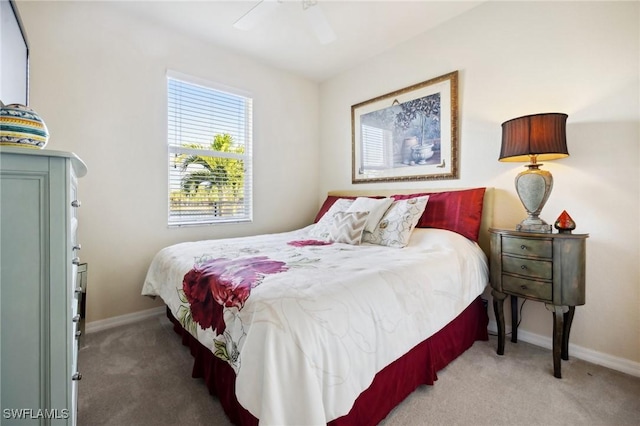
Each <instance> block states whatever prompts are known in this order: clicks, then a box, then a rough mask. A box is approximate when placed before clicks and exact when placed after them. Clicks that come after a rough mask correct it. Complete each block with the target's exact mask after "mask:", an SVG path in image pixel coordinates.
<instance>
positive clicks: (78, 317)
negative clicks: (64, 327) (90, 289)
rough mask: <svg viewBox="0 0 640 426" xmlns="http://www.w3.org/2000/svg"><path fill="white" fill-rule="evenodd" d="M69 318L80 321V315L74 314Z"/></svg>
mask: <svg viewBox="0 0 640 426" xmlns="http://www.w3.org/2000/svg"><path fill="white" fill-rule="evenodd" d="M71 320H72V321H73V322H80V315H76V316H74V317H73V318H71Z"/></svg>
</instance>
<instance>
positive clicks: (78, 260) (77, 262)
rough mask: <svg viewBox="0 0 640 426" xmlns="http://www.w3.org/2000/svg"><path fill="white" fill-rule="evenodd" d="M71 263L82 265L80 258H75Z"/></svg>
mask: <svg viewBox="0 0 640 426" xmlns="http://www.w3.org/2000/svg"><path fill="white" fill-rule="evenodd" d="M71 263H73V264H74V265H76V266H79V265H80V258H79V257H74V258H73V259H71Z"/></svg>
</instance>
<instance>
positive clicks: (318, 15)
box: [304, 3, 336, 44]
mask: <svg viewBox="0 0 640 426" xmlns="http://www.w3.org/2000/svg"><path fill="white" fill-rule="evenodd" d="M304 16H305V19H306V20H307V23H308V24H309V26H310V27H311V30H313V33H314V34H315V36H316V38H317V39H318V41H319V42H320V43H321V44H329V43H331V42H332V41H335V40H336V33H335V32H334V31H333V28H331V24H329V21H328V20H327V17H326V16H325V15H324V12H323V11H322V9H321V8H320V5H318V4H317V3H314V4H313V5H311V6H309V7H307V8H306V9H305V10H304Z"/></svg>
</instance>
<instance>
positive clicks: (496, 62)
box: [19, 1, 640, 372]
mask: <svg viewBox="0 0 640 426" xmlns="http://www.w3.org/2000/svg"><path fill="white" fill-rule="evenodd" d="M638 6H639V4H638V3H637V2H619V3H618V2H605V3H596V2H567V3H559V2H555V3H551V2H550V3H544V2H487V3H485V4H482V5H480V6H479V7H477V8H475V9H473V10H471V11H469V12H467V13H466V14H464V15H462V16H460V17H458V18H456V19H454V20H452V21H449V22H447V23H445V24H443V25H442V26H440V27H438V28H436V29H434V30H431V31H429V32H427V33H425V34H423V35H421V36H419V37H417V38H415V39H413V40H410V41H408V42H406V43H404V44H403V45H401V46H399V47H397V48H394V49H392V50H390V51H388V52H386V53H384V54H382V55H380V56H378V57H377V58H375V59H373V60H370V61H367V62H366V63H364V64H362V65H361V66H359V67H356V68H354V69H352V70H350V71H348V72H345V73H343V74H341V75H339V76H337V77H335V78H332V79H330V80H328V81H326V82H325V83H323V84H321V85H320V86H319V87H318V85H316V84H315V83H311V82H309V81H306V80H304V79H302V78H299V77H296V76H293V75H290V74H286V73H283V72H281V71H278V70H274V69H271V68H268V67H265V66H262V65H261V64H259V63H256V62H254V61H252V60H249V59H247V58H244V57H242V56H238V55H235V54H233V53H230V52H227V51H224V50H222V49H219V48H217V47H215V46H211V45H207V44H203V43H201V42H198V41H195V40H192V39H188V38H184V37H182V36H180V35H178V34H176V33H173V32H170V31H168V30H165V29H163V28H157V27H154V26H152V25H150V24H145V23H143V22H138V21H136V20H135V19H133V18H131V17H127V16H120V15H119V14H117V13H116V12H114V11H113V9H112V7H111V6H110V5H109V4H105V3H97V2H82V3H79V2H42V3H40V2H31V1H30V2H21V3H20V5H19V7H20V12H21V14H22V18H23V21H24V23H25V26H26V30H27V32H28V36H29V40H30V42H31V52H32V70H31V71H32V73H31V83H32V92H31V93H32V95H31V101H32V106H33V107H34V108H35V109H36V110H37V111H38V112H39V113H40V114H41V115H42V116H43V117H44V118H45V120H46V122H47V125H48V126H49V130H50V131H51V134H52V139H51V142H50V145H49V148H51V149H60V150H70V151H74V152H76V153H77V154H78V155H79V156H81V157H82V158H83V159H84V160H85V161H86V162H87V164H88V166H89V174H88V175H87V177H86V178H83V179H82V181H81V195H82V197H81V198H82V201H83V207H82V216H81V219H82V220H81V228H80V234H81V240H82V243H83V250H82V259H83V260H85V261H88V262H89V277H90V278H89V279H90V290H89V297H88V320H89V321H95V320H101V319H105V318H111V317H115V316H118V315H123V314H128V313H132V312H136V311H141V310H144V309H147V308H150V307H154V306H159V303H158V302H150V301H148V300H146V299H144V298H142V297H140V296H139V294H140V289H141V285H142V280H143V278H144V274H145V271H146V268H147V265H148V264H149V262H150V260H151V258H152V256H153V255H154V254H155V252H156V251H157V250H158V249H159V248H161V247H163V246H166V245H168V244H171V243H173V242H178V241H185V240H195V239H202V238H218V237H225V236H233V235H246V234H255V233H261V232H270V231H280V230H285V229H292V228H296V227H299V226H300V225H304V224H306V223H307V222H308V221H310V220H311V218H312V217H313V214H314V213H315V210H316V208H317V205H318V203H319V200H320V199H321V198H322V197H323V194H324V193H325V192H326V191H327V190H330V189H346V188H350V187H356V188H361V187H367V188H368V189H370V188H376V187H379V188H394V187H415V188H416V189H421V188H431V187H462V186H481V185H482V186H492V187H495V188H496V191H495V192H496V193H495V207H494V210H495V216H494V221H493V224H494V226H496V227H505V228H512V227H514V226H515V223H517V222H519V221H520V220H521V219H522V218H523V214H524V212H523V209H522V206H521V204H520V202H519V200H518V199H517V196H516V194H515V190H514V189H513V178H514V177H515V175H516V174H517V173H518V171H520V170H521V167H522V166H521V165H518V164H514V163H511V164H510V163H499V162H498V161H497V157H498V153H499V149H500V124H501V123H502V122H503V121H505V120H507V119H510V118H514V117H517V116H519V115H524V114H529V113H537V112H549V111H558V112H565V113H567V114H569V120H568V126H567V133H568V144H569V151H570V153H571V156H570V157H569V158H567V159H563V160H559V161H555V162H549V163H548V164H545V166H544V167H545V168H546V169H547V170H550V171H551V172H552V173H553V175H554V177H555V187H554V191H553V193H552V195H551V198H550V200H549V202H548V203H547V206H546V207H545V209H544V211H543V214H542V216H543V218H545V219H546V220H547V221H553V220H554V219H555V218H556V217H557V216H558V214H559V213H560V212H561V211H562V210H564V209H566V210H567V211H568V212H569V213H570V214H571V215H572V217H573V218H574V219H575V220H576V222H577V224H578V229H577V232H585V233H589V234H590V235H591V237H590V238H589V240H588V254H587V257H588V259H587V262H588V264H587V275H588V278H587V304H586V305H585V306H583V307H579V308H578V309H577V310H576V317H575V321H574V326H573V329H572V335H571V342H572V344H573V345H576V347H577V348H578V349H579V350H580V351H579V352H580V353H581V354H582V355H585V354H587V355H589V354H591V353H593V354H596V356H597V357H600V358H602V357H605V358H606V357H611V359H612V360H613V361H612V364H615V365H620V364H621V363H622V364H624V363H625V362H627V363H628V364H629V365H630V368H629V369H630V370H634V369H635V371H636V372H637V370H638V365H639V364H638V363H639V362H640V309H639V307H640V285H639V284H640V262H639V261H638V260H639V259H640V220H639V219H638V218H639V217H640V175H639V169H640V150H639V143H638V142H639V137H640V135H639V131H640V129H639V110H640V102H639V92H640V87H639V74H640V70H639V63H640V58H639V40H638V39H639V37H638V36H639V23H638V22H639V16H640V12H639V8H638ZM166 68H171V69H174V70H176V71H180V72H183V73H187V74H193V75H195V76H197V77H201V78H205V79H209V80H212V81H215V82H218V83H222V84H226V85H229V86H234V87H238V88H241V89H244V90H248V91H251V92H253V94H254V99H255V103H254V111H255V114H254V116H255V130H254V132H255V145H254V151H255V159H256V162H255V185H254V190H255V194H256V198H255V215H254V216H255V221H254V223H253V224H251V225H226V226H211V227H197V228H184V229H167V226H166V221H165V217H166V188H165V182H166V179H167V176H166V170H165V155H166V148H165V146H164V144H165V128H166V117H165V111H166V99H165V70H166ZM452 70H459V71H460V102H459V103H460V179H458V180H450V181H442V182H422V183H420V182H412V183H396V184H381V185H355V186H354V185H351V123H350V107H351V105H353V104H355V103H358V102H361V101H365V100H367V99H371V98H373V97H376V96H378V95H381V94H384V93H387V92H389V91H393V90H396V89H400V88H403V87H406V86H408V85H411V84H413V83H417V82H420V81H424V80H427V79H429V78H432V77H435V76H438V75H441V74H444V73H447V72H450V71H452ZM290 105H296V106H298V105H305V108H298V107H295V108H292V107H290ZM283 126H284V129H285V131H282V129H283ZM318 158H319V159H320V161H319V162H318ZM292 176H295V179H291V177H292ZM293 202H295V206H293ZM284 206H286V207H284ZM292 206H293V207H292ZM520 330H521V331H522V333H521V336H527V335H528V336H529V337H530V339H531V340H535V336H541V338H542V341H543V343H544V342H545V341H546V340H545V339H547V340H548V337H549V336H550V334H551V314H550V313H549V312H547V311H546V310H545V309H544V306H543V305H542V304H539V303H533V302H528V303H527V304H526V305H525V307H524V319H523V321H522V324H521V329H520ZM532 336H533V337H532ZM587 358H588V357H587Z"/></svg>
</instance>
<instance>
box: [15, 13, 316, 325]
mask: <svg viewBox="0 0 640 426" xmlns="http://www.w3.org/2000/svg"><path fill="white" fill-rule="evenodd" d="M115 6H117V5H115ZM19 8H20V13H21V15H22V19H23V21H24V25H25V27H26V31H27V34H28V38H29V41H30V45H31V105H32V106H33V107H34V108H35V109H36V111H38V112H39V113H40V114H41V115H42V117H44V119H45V121H46V123H47V126H48V128H49V131H50V133H51V140H50V142H49V145H48V146H47V148H50V149H57V150H66V151H73V152H75V153H76V154H78V156H80V157H81V158H82V159H83V160H84V161H85V162H86V163H87V166H88V169H89V172H88V174H87V176H86V177H85V178H83V179H82V180H81V181H80V198H81V200H82V208H81V212H80V241H81V243H82V251H81V259H82V260H83V261H87V262H88V264H89V290H88V297H87V320H88V321H89V322H91V321H95V320H101V319H105V318H110V317H115V316H119V315H123V314H128V313H132V312H136V311H141V310H144V309H149V308H152V307H155V306H160V302H159V301H156V302H153V301H151V300H149V299H147V298H143V297H142V296H140V291H141V289H142V283H143V280H144V276H145V273H146V269H147V267H148V265H149V262H150V261H151V258H152V257H153V255H154V254H155V253H156V252H157V251H158V250H159V249H160V248H162V247H164V246H166V245H169V244H171V243H175V242H181V241H187V240H196V239H206V238H219V237H225V236H235V235H245V234H255V233H263V232H275V231H282V230H287V229H293V228H296V227H301V226H302V225H306V224H307V222H308V221H309V218H310V217H313V214H314V213H315V210H316V208H317V206H316V202H317V199H318V192H317V191H318V189H317V188H318V167H317V161H316V159H317V157H318V136H317V135H318V105H319V101H318V86H317V84H315V83H311V82H309V81H307V80H305V79H302V78H300V77H297V76H294V75H291V74H287V73H284V72H281V71H278V70H274V69H271V68H268V67H265V66H263V65H261V64H259V63H256V62H254V61H251V60H249V59H246V58H243V57H241V56H238V55H236V54H233V53H230V52H226V51H224V50H222V49H219V48H216V47H215V46H211V45H207V44H203V43H201V42H198V41H195V40H192V39H188V38H185V37H181V36H180V35H178V34H176V33H174V32H171V31H168V30H166V29H164V28H158V27H154V26H152V25H149V24H145V23H144V22H140V21H136V20H135V19H133V18H130V17H127V16H123V15H120V14H119V13H118V12H117V11H118V8H117V7H115V8H114V4H110V3H105V2H82V3H80V2H21V3H20V4H19ZM167 68H169V69H172V70H175V71H179V72H182V73H185V74H191V75H194V76H197V77H199V78H203V79H206V80H210V81H213V82H217V83H219V84H223V85H226V86H231V87H236V88H240V89H243V90H246V91H249V92H250V93H252V94H253V99H254V117H255V121H254V153H255V162H254V194H255V197H254V222H253V223H252V224H250V225H246V224H243V225H240V224H235V225H216V226H204V227H202V226H200V227H189V228H178V229H176V228H172V229H168V227H167V222H166V217H167V195H166V191H167V183H166V182H167V170H166V164H167V158H166V155H167V148H166V128H167V119H166V80H165V74H166V69H167ZM300 105H304V106H305V107H304V108H300V107H299V106H300ZM292 176H295V179H292V178H291V177H292ZM293 201H295V208H291V207H289V206H292V203H293Z"/></svg>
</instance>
